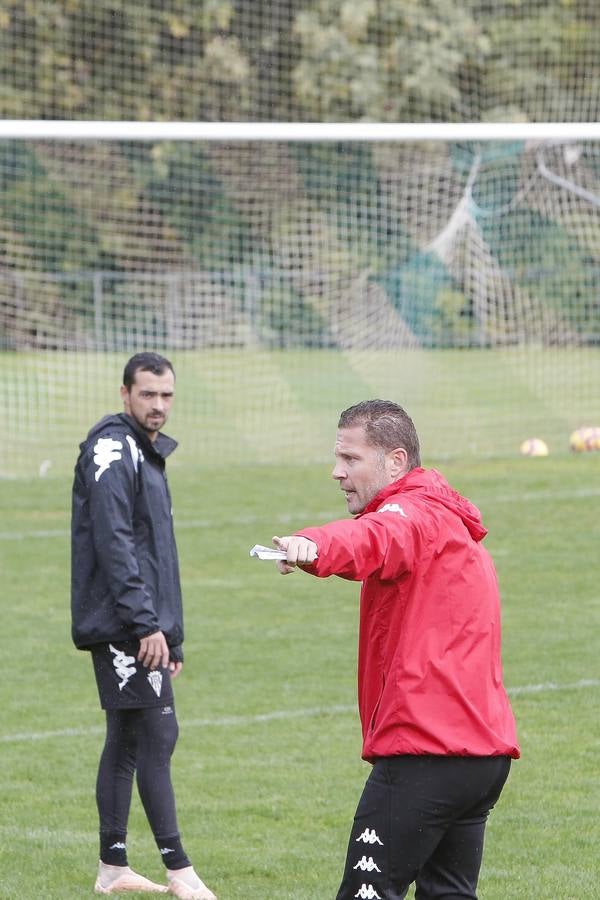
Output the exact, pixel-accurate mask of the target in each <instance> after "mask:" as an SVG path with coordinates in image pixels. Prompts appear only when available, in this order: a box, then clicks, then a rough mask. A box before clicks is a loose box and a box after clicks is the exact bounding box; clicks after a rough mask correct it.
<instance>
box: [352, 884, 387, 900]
mask: <svg viewBox="0 0 600 900" xmlns="http://www.w3.org/2000/svg"><path fill="white" fill-rule="evenodd" d="M354 896H355V897H360V900H381V897H380V896H379V894H378V893H377V891H376V890H375V888H374V887H373V885H372V884H369V885H366V884H361V886H360V890H359V892H358V894H355V895H354Z"/></svg>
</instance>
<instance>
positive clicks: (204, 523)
mask: <svg viewBox="0 0 600 900" xmlns="http://www.w3.org/2000/svg"><path fill="white" fill-rule="evenodd" d="M591 497H600V488H581V489H579V490H576V491H529V492H526V493H524V494H500V495H499V496H497V497H495V498H494V500H495V501H496V502H497V503H529V502H530V501H531V500H546V501H550V502H555V501H557V500H587V499H589V498H591ZM474 502H476V501H474ZM344 517H345V510H344V507H343V505H340V506H339V508H338V509H335V510H325V511H322V512H317V513H306V512H302V510H297V511H294V512H293V513H279V515H273V516H267V515H259V516H257V515H246V516H233V517H232V518H231V519H228V520H226V521H225V520H215V519H188V520H185V519H183V520H181V521H178V520H177V518H176V519H175V531H176V532H177V531H184V530H186V529H188V528H222V527H223V526H226V525H256V524H259V523H261V524H263V523H266V524H267V525H269V523H271V525H274V524H278V525H290V526H292V527H294V528H300V527H302V525H305V524H306V522H307V521H309V520H310V521H311V522H327V521H331V520H333V519H341V518H344ZM267 530H268V529H267ZM70 534H71V532H70V530H69V529H68V528H48V529H32V530H31V531H29V530H27V531H0V541H24V540H30V539H31V540H34V539H41V540H46V539H48V538H68V537H70Z"/></svg>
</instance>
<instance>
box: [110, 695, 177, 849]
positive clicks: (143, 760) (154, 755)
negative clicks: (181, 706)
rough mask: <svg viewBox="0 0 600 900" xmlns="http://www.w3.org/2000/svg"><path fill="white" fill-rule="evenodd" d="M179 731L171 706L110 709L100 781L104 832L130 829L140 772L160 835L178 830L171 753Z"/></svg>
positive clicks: (149, 815)
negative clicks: (132, 798) (134, 795)
mask: <svg viewBox="0 0 600 900" xmlns="http://www.w3.org/2000/svg"><path fill="white" fill-rule="evenodd" d="M167 710H168V712H166V711H167ZM178 733H179V728H178V725H177V719H176V717H175V710H174V709H173V707H170V706H167V707H161V706H158V707H153V708H150V709H108V710H106V742H105V744H104V749H103V751H102V756H101V757H100V765H99V768H98V779H97V782H96V802H97V804H98V813H99V816H100V831H101V832H105V833H112V834H122V835H124V834H126V832H127V821H128V819H129V808H130V805H131V793H132V787H133V776H134V774H136V775H137V784H138V790H139V792H140V797H141V800H142V804H143V806H144V810H145V811H146V816H147V818H148V822H149V823H150V828H151V829H152V833H153V834H154V837H155V838H160V837H165V836H171V835H176V834H178V828H177V816H176V812H175V796H174V793H173V785H172V783H171V756H172V755H173V750H174V749H175V744H176V742H177V736H178Z"/></svg>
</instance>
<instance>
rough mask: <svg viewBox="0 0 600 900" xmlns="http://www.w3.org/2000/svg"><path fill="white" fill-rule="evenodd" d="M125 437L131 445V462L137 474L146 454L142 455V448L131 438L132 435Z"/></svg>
mask: <svg viewBox="0 0 600 900" xmlns="http://www.w3.org/2000/svg"><path fill="white" fill-rule="evenodd" d="M125 437H126V438H127V443H128V444H129V450H130V452H131V461H132V463H133V468H134V469H135V471H136V472H137V470H138V468H139V464H140V463H143V462H144V454H143V453H142V451H141V450H140V448H139V447H138V445H137V444H136V442H135V441H134V439H133V438H132V437H131V435H130V434H126V435H125Z"/></svg>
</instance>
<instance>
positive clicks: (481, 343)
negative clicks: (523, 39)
mask: <svg viewBox="0 0 600 900" xmlns="http://www.w3.org/2000/svg"><path fill="white" fill-rule="evenodd" d="M0 230H1V231H2V247H3V250H2V257H1V268H0V372H1V376H2V377H1V380H2V383H3V385H5V390H6V396H7V402H8V406H7V409H6V410H5V412H6V415H7V421H8V422H9V429H8V440H7V441H4V444H3V448H2V450H1V451H0V454H1V455H0V477H12V476H22V475H23V476H32V475H37V474H48V473H57V474H59V473H65V472H67V471H70V469H71V468H72V465H73V460H74V454H75V450H76V445H77V442H78V441H79V440H81V438H82V436H83V433H84V432H85V429H86V428H87V427H89V425H91V424H92V422H93V420H94V418H95V417H99V416H101V415H102V414H104V413H105V412H107V411H112V410H114V409H117V408H118V406H119V403H118V386H119V383H120V377H121V373H122V369H123V365H124V363H125V362H126V360H127V358H128V357H129V356H130V355H131V354H133V353H135V352H138V351H139V350H142V349H152V350H157V351H159V352H162V353H164V354H165V355H166V356H168V357H169V358H170V359H171V360H172V361H173V363H174V365H175V368H176V371H177V377H178V398H177V403H176V406H175V408H174V412H173V417H172V421H171V423H170V424H171V430H172V432H173V434H174V435H175V436H177V437H178V438H179V439H180V444H181V446H180V450H179V451H178V454H177V457H178V461H177V462H176V463H175V464H177V465H198V464H204V465H221V464H224V465H228V464H232V463H236V462H237V460H238V459H239V456H240V453H243V456H244V460H245V461H246V462H248V463H256V464H261V463H278V464H286V463H289V464H298V463H304V462H306V463H312V462H315V463H321V462H323V463H327V462H329V461H330V456H331V446H332V436H333V433H334V430H335V423H336V421H337V415H338V413H339V412H340V410H341V409H342V408H344V407H345V406H348V405H350V404H352V403H354V402H357V401H358V400H361V399H365V398H368V397H375V396H379V397H384V398H389V399H394V400H397V401H398V402H400V403H401V404H403V405H404V406H405V407H406V408H407V410H408V411H409V412H410V414H411V415H412V416H413V418H414V419H415V423H416V425H417V428H418V430H419V432H420V434H421V438H422V443H423V454H424V458H425V461H426V462H427V463H431V462H435V461H439V460H444V459H450V458H458V457H476V456H478V457H481V456H486V457H490V456H497V457H506V456H509V455H514V454H515V453H518V448H519V446H520V444H521V442H522V441H523V440H524V439H526V438H530V437H539V438H542V439H544V440H545V441H546V442H547V443H548V445H549V446H550V450H551V452H553V453H566V452H568V437H569V434H570V432H571V431H572V430H574V429H575V428H576V427H578V426H581V425H588V424H589V425H597V424H599V422H600V411H599V412H598V415H597V413H596V410H597V387H596V386H597V384H598V376H599V375H600V360H599V358H598V344H599V342H600V315H599V312H600V289H599V283H600V280H599V278H598V276H599V274H600V126H598V124H597V123H587V124H586V123H562V124H561V123H517V124H512V123H473V124H465V123H462V124H461V123H454V124H453V123H435V122H434V123H405V124H402V123H396V124H385V123H314V122H312V123H311V122H309V123H286V122H280V123H247V122H246V123H244V122H242V123H235V122H229V123H223V122H220V123H216V122H205V123H202V122H179V123H172V122H137V123H136V122H131V123H128V122H108V121H102V122H92V121H86V122H76V121H69V122H66V121H60V122H54V121H34V120H3V121H0Z"/></svg>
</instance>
